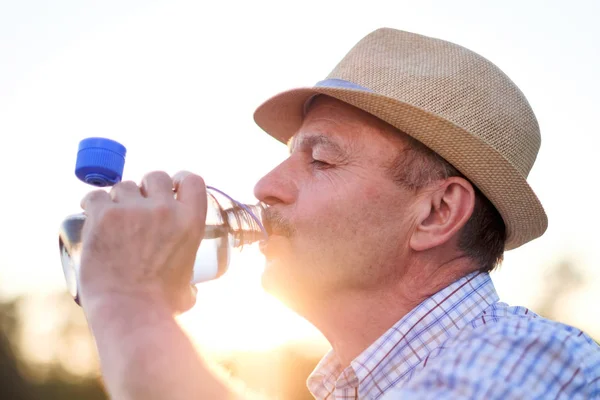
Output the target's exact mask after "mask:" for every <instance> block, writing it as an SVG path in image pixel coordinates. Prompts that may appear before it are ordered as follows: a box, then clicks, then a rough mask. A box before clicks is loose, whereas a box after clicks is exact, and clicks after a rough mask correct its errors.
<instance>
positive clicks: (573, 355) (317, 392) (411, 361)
mask: <svg viewBox="0 0 600 400" xmlns="http://www.w3.org/2000/svg"><path fill="white" fill-rule="evenodd" d="M498 300H499V299H498V295H497V294H496V290H495V289H494V285H493V283H492V280H491V278H490V276H489V275H488V274H487V273H480V272H475V273H472V274H470V275H467V276H465V277H463V278H461V279H459V280H458V281H456V282H454V283H453V284H451V285H450V286H448V287H446V288H445V289H443V290H441V291H440V292H438V293H436V294H435V295H433V296H432V297H430V298H428V299H427V300H425V301H424V302H423V303H421V304H420V305H419V306H417V307H416V308H414V309H413V310H412V311H411V312H409V313H408V314H407V315H406V316H404V317H403V318H402V319H401V320H400V321H398V322H397V323H396V324H395V325H394V326H393V327H392V328H390V329H389V330H388V331H387V332H386V333H384V334H383V336H381V337H380V338H379V339H378V340H377V341H376V342H374V343H373V344H372V345H371V346H370V347H369V348H367V349H366V350H365V351H363V353H362V354H360V355H359V356H358V357H357V358H356V359H354V360H353V361H352V363H351V365H350V366H349V367H347V368H345V369H343V368H342V366H341V365H340V364H339V362H338V361H337V358H336V356H335V354H334V353H333V352H330V353H328V354H327V355H326V356H325V357H324V358H323V359H322V360H321V362H320V363H319V365H318V366H317V367H316V369H315V371H314V372H313V373H312V374H311V376H310V377H309V378H308V388H309V389H310V391H311V393H312V394H313V396H315V398H316V399H327V400H334V399H335V400H340V399H381V400H390V399H436V400H437V399H591V398H594V399H596V398H600V348H599V347H598V345H597V344H596V343H595V342H594V341H593V340H592V339H591V338H590V337H588V336H587V335H586V334H584V333H583V332H581V331H580V330H578V329H575V328H573V327H570V326H567V325H564V324H560V323H557V322H553V321H550V320H546V319H544V318H541V317H539V316H538V315H536V314H534V313H533V312H531V311H529V310H528V309H526V308H524V307H509V306H508V305H507V304H505V303H501V302H499V301H498Z"/></svg>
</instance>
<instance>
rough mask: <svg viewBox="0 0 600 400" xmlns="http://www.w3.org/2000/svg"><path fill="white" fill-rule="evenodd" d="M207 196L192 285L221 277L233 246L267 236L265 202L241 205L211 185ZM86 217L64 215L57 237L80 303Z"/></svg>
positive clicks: (71, 287) (71, 289)
mask: <svg viewBox="0 0 600 400" xmlns="http://www.w3.org/2000/svg"><path fill="white" fill-rule="evenodd" d="M207 197H208V202H207V206H208V207H207V213H206V228H205V230H204V238H203V239H202V242H201V243H200V247H199V248H198V252H197V253H196V260H195V263H194V273H193V277H192V281H191V283H192V284H196V283H201V282H205V281H209V280H212V279H216V278H218V277H220V276H221V275H223V274H224V273H225V272H226V271H227V268H228V267H229V261H230V259H231V252H232V250H233V249H235V248H237V249H241V248H242V247H243V246H245V245H248V244H251V243H255V242H258V241H260V240H264V239H266V237H267V233H266V229H265V227H264V225H263V223H262V215H263V210H264V209H265V206H264V204H263V203H259V204H257V205H247V204H241V203H238V202H236V201H235V200H233V199H231V198H230V197H229V196H227V195H226V194H224V193H223V192H221V191H219V190H218V189H215V188H212V187H208V188H207ZM85 219H86V217H85V214H83V213H80V214H74V215H70V216H68V217H67V218H65V220H64V221H63V222H62V224H61V226H60V230H59V238H58V245H59V249H60V256H61V263H62V267H63V273H64V275H65V279H66V281H67V287H68V289H69V292H70V293H71V295H72V296H73V297H74V298H75V301H76V302H77V303H78V304H79V297H78V290H77V287H78V284H77V282H78V276H79V268H80V262H81V246H82V244H81V230H82V229H83V224H84V222H85Z"/></svg>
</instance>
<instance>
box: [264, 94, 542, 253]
mask: <svg viewBox="0 0 600 400" xmlns="http://www.w3.org/2000/svg"><path fill="white" fill-rule="evenodd" d="M317 94H324V95H327V96H330V97H333V98H336V99H338V100H340V101H343V102H345V103H348V104H351V105H353V106H355V107H357V108H359V109H361V110H364V111H366V112H368V113H370V114H372V115H374V116H376V117H378V118H379V119H381V120H383V121H385V122H387V123H388V124H390V125H392V126H394V127H396V128H398V129H399V130H401V131H402V132H405V133H406V134H408V135H410V136H412V137H413V138H415V139H417V140H418V141H420V142H421V143H423V144H424V145H426V146H427V147H429V148H430V149H432V150H433V151H434V152H436V153H437V154H439V155H440V156H442V157H443V158H444V159H445V160H447V161H448V162H449V163H451V164H452V165H453V166H454V167H455V168H457V169H458V170H459V171H460V172H461V173H462V174H464V175H465V176H466V177H468V178H469V180H470V181H471V182H473V184H474V185H476V186H477V187H478V188H479V190H480V191H481V192H482V193H483V194H484V195H485V196H486V197H487V198H488V199H489V200H490V201H491V202H492V204H494V206H495V207H496V209H497V210H498V212H499V213H500V215H501V216H502V218H503V219H504V223H505V225H506V244H505V249H506V250H511V249H514V248H517V247H519V246H521V245H523V244H524V243H527V242H529V241H531V240H533V239H535V238H537V237H539V236H541V235H542V234H543V233H544V232H545V230H546V228H547V227H548V218H547V216H546V213H545V212H544V209H543V207H542V205H541V203H540V201H539V199H538V198H537V196H536V195H535V193H534V192H533V190H532V189H531V187H530V186H529V184H528V183H527V181H526V177H524V176H522V175H521V174H520V173H519V171H518V170H517V169H516V168H515V167H514V166H513V165H512V164H511V163H510V162H509V161H508V160H507V159H506V158H505V157H503V156H502V155H501V154H500V153H498V152H497V151H496V150H495V149H494V148H493V147H491V146H490V145H489V144H487V143H485V142H484V141H483V140H482V139H480V138H478V137H475V136H473V135H472V134H470V133H469V132H468V131H466V130H465V129H463V128H461V127H460V126H457V125H455V124H454V123H452V122H450V121H448V120H446V119H444V118H441V117H440V116H437V115H435V114H432V113H430V112H428V111H425V110H423V109H421V108H418V107H415V106H413V105H411V104H407V103H404V102H401V101H398V100H396V99H392V98H390V97H386V96H383V95H380V94H377V93H373V92H368V91H364V90H354V89H346V88H333V87H312V88H299V89H293V90H289V91H286V92H283V93H280V94H278V95H276V96H274V97H272V98H271V99H269V100H267V101H266V102H264V103H263V104H262V105H260V106H259V107H258V108H257V110H256V112H255V113H254V120H255V121H256V123H257V124H258V125H259V126H260V127H261V128H262V129H263V130H264V131H266V132H267V133H268V134H270V135H271V136H273V137H274V138H275V139H277V140H279V141H280V142H282V143H287V141H288V140H289V139H290V138H291V137H292V136H293V135H294V134H295V133H296V132H297V131H298V129H299V128H300V126H301V125H302V121H303V119H304V105H305V103H306V101H307V100H308V99H310V98H311V97H312V96H314V95H317Z"/></svg>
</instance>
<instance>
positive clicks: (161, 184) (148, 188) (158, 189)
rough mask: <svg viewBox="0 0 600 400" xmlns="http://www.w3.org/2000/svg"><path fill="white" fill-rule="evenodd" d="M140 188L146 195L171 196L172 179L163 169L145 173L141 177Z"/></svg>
mask: <svg viewBox="0 0 600 400" xmlns="http://www.w3.org/2000/svg"><path fill="white" fill-rule="evenodd" d="M140 186H141V190H142V194H143V195H144V196H146V197H163V198H167V197H170V198H173V179H171V177H170V176H169V175H168V174H167V173H166V172H163V171H154V172H150V173H149V174H146V175H145V176H144V178H143V179H142V184H141V185H140Z"/></svg>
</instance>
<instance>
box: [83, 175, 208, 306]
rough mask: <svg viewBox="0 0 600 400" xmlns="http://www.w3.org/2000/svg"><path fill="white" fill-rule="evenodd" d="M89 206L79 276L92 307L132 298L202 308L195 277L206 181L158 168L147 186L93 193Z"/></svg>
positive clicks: (85, 205)
mask: <svg viewBox="0 0 600 400" xmlns="http://www.w3.org/2000/svg"><path fill="white" fill-rule="evenodd" d="M173 189H175V191H176V196H174V195H173ZM81 207H82V208H83V209H84V210H85V214H86V215H87V218H86V222H85V224H84V227H83V231H82V253H81V264H80V265H81V270H80V278H79V279H80V282H79V284H80V294H81V302H82V306H83V307H84V308H85V306H86V303H88V304H91V303H93V302H97V301H100V302H103V301H116V302H120V301H126V300H128V299H132V300H142V301H146V300H148V301H150V302H151V303H153V304H156V302H158V303H159V304H160V305H167V306H168V307H170V309H172V311H173V312H174V313H177V312H183V311H185V310H187V309H189V308H191V307H192V306H193V305H194V303H195V297H196V296H195V295H196V290H195V289H196V288H195V287H194V286H192V285H191V284H190V281H191V278H192V274H193V266H194V260H195V257H196V251H197V250H198V246H199V245H200V241H201V240H202V236H203V234H204V228H205V220H206V186H205V184H204V181H203V180H202V178H200V177H199V176H197V175H193V174H191V173H188V172H180V173H178V174H176V175H175V176H174V177H173V178H171V177H169V175H167V174H166V173H164V172H152V173H150V174H147V175H146V176H145V177H144V179H143V180H142V183H141V185H140V186H139V187H138V186H137V185H136V184H135V183H134V182H131V181H125V182H121V183H119V184H117V185H115V186H114V187H113V188H112V190H111V191H110V194H109V193H107V192H106V191H104V190H96V191H93V192H90V193H89V194H88V195H87V196H85V197H84V198H83V200H82V202H81Z"/></svg>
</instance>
